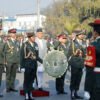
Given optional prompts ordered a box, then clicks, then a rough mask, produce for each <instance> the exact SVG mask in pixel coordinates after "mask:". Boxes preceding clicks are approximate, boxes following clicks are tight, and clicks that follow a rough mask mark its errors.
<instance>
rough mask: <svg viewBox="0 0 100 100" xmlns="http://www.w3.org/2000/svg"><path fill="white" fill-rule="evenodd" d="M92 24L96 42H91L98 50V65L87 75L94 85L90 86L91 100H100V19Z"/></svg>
mask: <svg viewBox="0 0 100 100" xmlns="http://www.w3.org/2000/svg"><path fill="white" fill-rule="evenodd" d="M89 25H90V26H92V27H93V36H94V37H95V38H96V39H95V40H94V42H92V43H91V45H93V46H94V47H95V51H96V66H95V67H94V68H93V69H92V71H91V70H90V69H89V71H91V73H90V75H89V73H88V75H86V78H87V77H88V80H87V84H86V85H88V82H89V81H91V83H92V85H90V86H91V87H89V89H90V88H91V89H90V91H88V92H89V94H90V100H100V19H96V20H95V21H94V22H93V23H89Z"/></svg>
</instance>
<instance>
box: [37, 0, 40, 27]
mask: <svg viewBox="0 0 100 100" xmlns="http://www.w3.org/2000/svg"><path fill="white" fill-rule="evenodd" d="M39 27H40V0H37V28H39Z"/></svg>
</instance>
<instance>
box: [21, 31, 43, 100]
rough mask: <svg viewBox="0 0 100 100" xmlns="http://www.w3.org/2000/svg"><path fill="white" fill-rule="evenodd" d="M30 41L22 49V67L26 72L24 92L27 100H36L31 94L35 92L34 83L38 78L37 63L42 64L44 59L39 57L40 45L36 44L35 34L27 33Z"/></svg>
mask: <svg viewBox="0 0 100 100" xmlns="http://www.w3.org/2000/svg"><path fill="white" fill-rule="evenodd" d="M27 37H28V40H27V41H26V42H25V43H24V44H23V46H22V49H21V61H20V62H21V66H22V69H21V70H23V71H25V72H24V84H23V88H24V92H25V100H34V99H33V98H32V95H31V92H32V90H33V82H34V79H35V78H36V71H37V61H39V62H40V63H42V59H40V57H39V56H38V45H37V44H36V43H35V34H34V33H33V32H32V33H30V32H29V33H27Z"/></svg>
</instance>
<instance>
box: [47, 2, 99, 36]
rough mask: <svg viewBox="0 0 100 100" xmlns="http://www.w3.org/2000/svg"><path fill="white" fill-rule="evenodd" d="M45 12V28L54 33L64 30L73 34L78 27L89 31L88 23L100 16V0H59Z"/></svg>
mask: <svg viewBox="0 0 100 100" xmlns="http://www.w3.org/2000/svg"><path fill="white" fill-rule="evenodd" d="M54 1H55V0H54ZM45 14H46V16H47V19H46V23H45V28H46V30H47V31H51V32H52V31H53V32H52V33H53V35H57V34H60V33H61V32H62V31H64V30H66V31H67V32H68V33H69V34H71V33H72V31H73V30H74V29H75V28H77V27H81V28H83V29H85V30H87V31H89V30H91V29H90V27H89V26H88V23H89V22H90V21H93V19H94V18H100V0H71V1H70V2H68V0H58V1H56V2H54V3H53V4H52V5H51V6H50V7H48V8H47V9H45ZM91 19H92V20H91Z"/></svg>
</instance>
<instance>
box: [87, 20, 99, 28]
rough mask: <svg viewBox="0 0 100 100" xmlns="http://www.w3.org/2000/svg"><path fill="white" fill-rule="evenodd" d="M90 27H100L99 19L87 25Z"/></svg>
mask: <svg viewBox="0 0 100 100" xmlns="http://www.w3.org/2000/svg"><path fill="white" fill-rule="evenodd" d="M89 25H90V26H92V27H95V26H99V27H100V19H95V21H94V22H91V23H89Z"/></svg>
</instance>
